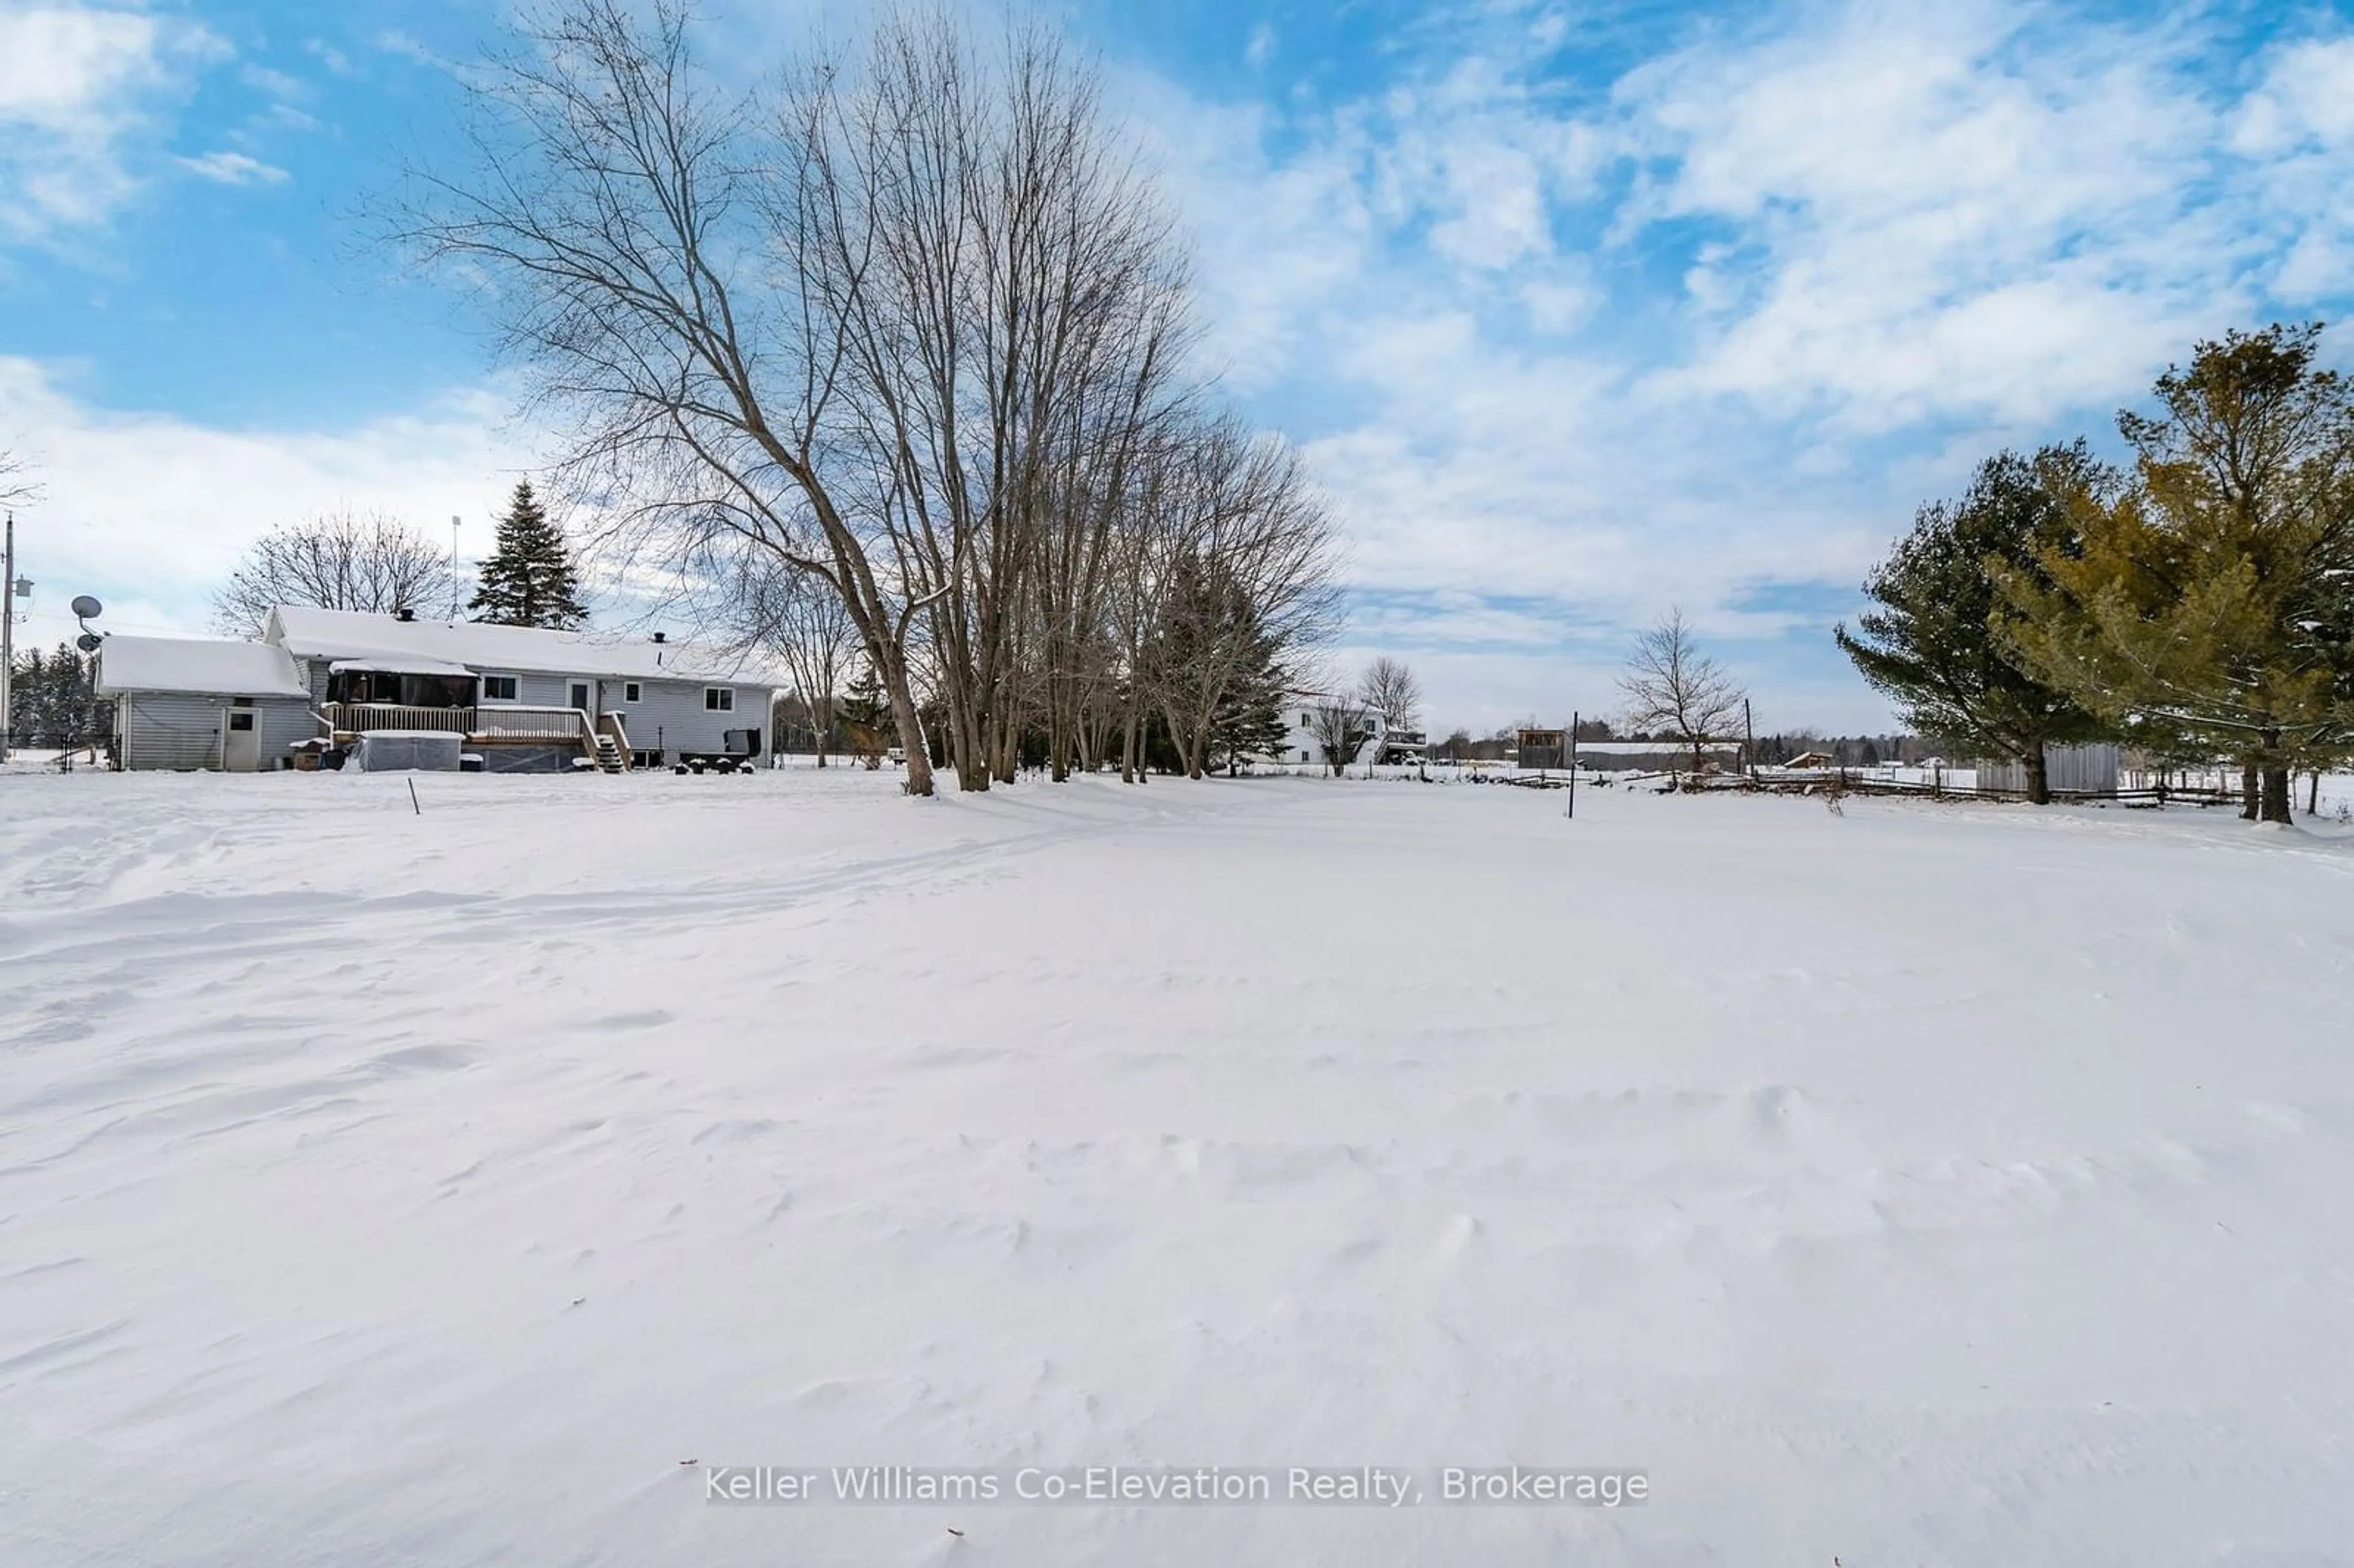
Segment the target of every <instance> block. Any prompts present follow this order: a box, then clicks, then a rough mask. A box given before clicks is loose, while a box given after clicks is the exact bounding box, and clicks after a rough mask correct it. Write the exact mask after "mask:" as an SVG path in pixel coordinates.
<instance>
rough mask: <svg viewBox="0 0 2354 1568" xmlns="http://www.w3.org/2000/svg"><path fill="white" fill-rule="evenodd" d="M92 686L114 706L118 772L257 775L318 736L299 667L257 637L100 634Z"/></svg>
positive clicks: (284, 762)
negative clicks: (195, 771)
mask: <svg viewBox="0 0 2354 1568" xmlns="http://www.w3.org/2000/svg"><path fill="white" fill-rule="evenodd" d="M97 685H98V694H99V695H101V696H102V697H106V698H108V699H110V700H111V702H112V703H113V704H114V735H115V743H114V744H115V758H116V766H118V767H122V768H179V769H187V768H215V769H219V770H221V771H225V772H229V773H254V772H266V771H268V770H270V769H272V768H282V767H285V766H288V763H289V758H290V757H291V755H292V754H291V752H290V751H289V747H292V746H294V745H295V744H297V743H298V742H301V741H304V740H308V739H311V738H312V737H313V736H316V735H317V734H318V733H319V721H318V719H317V718H316V717H315V716H314V715H313V713H312V711H311V691H310V687H309V686H308V685H307V684H306V683H304V681H303V679H302V671H301V670H300V668H299V667H298V666H297V665H296V664H295V662H294V661H293V659H292V657H291V656H290V655H289V654H288V653H287V652H286V651H285V650H284V649H282V648H278V647H274V646H272V645H270V644H269V643H266V642H233V641H226V640H220V639H209V638H192V637H122V636H113V637H109V638H107V639H106V641H103V642H102V643H101V644H100V645H99V650H98V671H97Z"/></svg>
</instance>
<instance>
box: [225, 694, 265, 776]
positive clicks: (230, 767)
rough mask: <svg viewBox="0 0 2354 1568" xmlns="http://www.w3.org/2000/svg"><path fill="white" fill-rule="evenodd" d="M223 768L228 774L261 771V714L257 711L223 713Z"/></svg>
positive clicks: (228, 711) (241, 710) (243, 709)
mask: <svg viewBox="0 0 2354 1568" xmlns="http://www.w3.org/2000/svg"><path fill="white" fill-rule="evenodd" d="M221 769H222V771H223V772H227V773H258V772H260V770H261V715H260V713H259V712H258V711H257V710H255V709H253V708H224V709H222V710H221Z"/></svg>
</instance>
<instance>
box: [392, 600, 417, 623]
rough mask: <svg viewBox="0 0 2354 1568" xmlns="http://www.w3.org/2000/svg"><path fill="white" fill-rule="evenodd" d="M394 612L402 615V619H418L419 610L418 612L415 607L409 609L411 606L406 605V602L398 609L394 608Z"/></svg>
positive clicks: (399, 615)
mask: <svg viewBox="0 0 2354 1568" xmlns="http://www.w3.org/2000/svg"><path fill="white" fill-rule="evenodd" d="M393 613H394V614H395V615H398V617H400V619H401V620H416V619H417V612H416V611H415V610H413V609H409V608H408V606H407V605H405V604H404V605H402V606H401V607H400V608H399V609H397V610H394V611H393Z"/></svg>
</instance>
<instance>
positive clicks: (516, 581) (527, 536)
mask: <svg viewBox="0 0 2354 1568" xmlns="http://www.w3.org/2000/svg"><path fill="white" fill-rule="evenodd" d="M466 608H467V609H469V610H472V611H474V612H475V614H474V619H475V620H489V621H496V622H498V623H499V624H501V625H504V626H551V627H574V626H578V625H579V624H580V623H581V622H582V621H583V620H587V619H588V610H587V609H584V608H583V607H582V605H581V603H580V599H579V584H578V578H577V575H576V573H575V571H574V568H573V565H572V552H571V549H570V548H569V547H568V546H567V545H566V544H565V542H564V535H563V532H562V530H560V529H558V528H557V526H556V524H553V523H551V522H549V521H548V519H547V514H546V511H544V510H543V509H542V508H541V506H540V504H539V498H538V497H537V496H535V495H534V494H533V493H531V481H529V480H527V479H526V480H524V481H522V482H518V483H517V484H516V485H515V487H514V497H513V498H512V499H511V500H509V501H508V503H507V509H506V512H505V514H504V515H503V516H501V517H500V519H499V533H498V542H497V544H496V545H495V546H493V548H492V551H491V553H490V556H488V557H487V558H486V559H485V560H484V561H483V562H482V584H481V586H480V587H478V588H476V589H475V590H474V597H473V599H472V600H471V601H469V602H468V604H467V606H466Z"/></svg>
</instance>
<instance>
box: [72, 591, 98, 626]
mask: <svg viewBox="0 0 2354 1568" xmlns="http://www.w3.org/2000/svg"><path fill="white" fill-rule="evenodd" d="M104 609H106V606H104V605H102V604H101V603H99V602H98V600H96V599H92V598H90V595H88V594H86V593H85V594H76V595H75V596H74V601H73V612H74V613H75V614H76V615H78V616H80V617H81V619H82V620H89V619H90V617H91V616H94V615H97V614H99V613H101V611H103V610H104Z"/></svg>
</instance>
